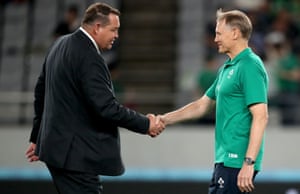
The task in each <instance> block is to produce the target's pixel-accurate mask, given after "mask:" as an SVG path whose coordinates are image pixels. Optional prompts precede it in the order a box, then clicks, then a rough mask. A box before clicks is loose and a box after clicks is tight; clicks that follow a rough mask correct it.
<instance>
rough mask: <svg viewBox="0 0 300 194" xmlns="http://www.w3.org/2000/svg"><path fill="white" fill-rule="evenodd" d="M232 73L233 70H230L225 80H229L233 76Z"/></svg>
mask: <svg viewBox="0 0 300 194" xmlns="http://www.w3.org/2000/svg"><path fill="white" fill-rule="evenodd" d="M233 73H234V70H233V69H231V70H230V71H229V73H228V75H227V79H230V78H231V76H232V75H233Z"/></svg>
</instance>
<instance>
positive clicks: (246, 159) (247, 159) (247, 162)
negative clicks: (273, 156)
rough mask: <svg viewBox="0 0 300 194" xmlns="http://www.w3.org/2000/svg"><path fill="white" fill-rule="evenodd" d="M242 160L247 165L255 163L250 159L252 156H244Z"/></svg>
mask: <svg viewBox="0 0 300 194" xmlns="http://www.w3.org/2000/svg"><path fill="white" fill-rule="evenodd" d="M244 162H245V163H246V164H247V165H253V164H254V163H255V161H254V160H252V158H249V157H245V158H244Z"/></svg>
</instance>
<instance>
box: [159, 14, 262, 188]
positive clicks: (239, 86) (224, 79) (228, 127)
mask: <svg viewBox="0 0 300 194" xmlns="http://www.w3.org/2000/svg"><path fill="white" fill-rule="evenodd" d="M216 23H217V24H216V36H215V42H216V43H217V45H218V49H219V52H220V53H225V54H226V55H228V57H229V58H228V60H227V61H226V62H225V64H224V65H223V66H222V67H221V68H220V69H219V72H218V76H217V78H216V80H215V81H214V83H213V84H212V85H211V87H210V88H209V89H208V90H207V91H206V93H205V95H204V96H203V97H201V98H200V99H198V100H196V101H194V102H191V103H190V104H188V105H186V106H184V107H182V108H180V109H178V110H175V111H173V112H169V113H166V114H164V115H159V116H158V117H157V122H158V121H159V120H162V121H163V122H164V123H165V124H166V125H170V124H174V123H177V122H181V121H184V120H188V119H196V118H199V117H201V116H203V115H204V114H205V113H206V112H208V111H209V110H210V108H211V107H212V106H214V105H215V106H216V127H215V169H214V173H213V177H212V182H211V184H210V187H209V194H225V193H226V194H241V193H250V192H251V191H252V190H253V189H254V185H253V180H254V178H255V175H256V173H257V172H258V171H259V170H261V163H262V157H263V152H264V130H265V128H266V125H267V121H268V107H267V89H268V76H267V73H266V71H265V68H264V65H263V62H262V61H261V59H260V58H259V57H258V56H257V55H256V54H255V53H253V52H252V50H251V49H250V48H249V47H248V40H249V38H250V35H251V32H252V24H251V21H250V20H249V18H248V17H247V16H246V15H245V14H244V13H243V12H241V11H238V10H233V11H228V12H222V10H218V11H217V22H216Z"/></svg>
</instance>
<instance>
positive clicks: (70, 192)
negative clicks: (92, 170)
mask: <svg viewBox="0 0 300 194" xmlns="http://www.w3.org/2000/svg"><path fill="white" fill-rule="evenodd" d="M47 167H48V169H49V171H50V174H51V176H52V180H53V182H54V185H55V187H56V189H57V191H58V193H59V194H101V193H103V192H102V191H103V187H102V184H101V182H100V178H99V176H98V175H96V174H89V173H84V172H76V171H70V170H66V169H60V168H56V167H53V166H50V165H47Z"/></svg>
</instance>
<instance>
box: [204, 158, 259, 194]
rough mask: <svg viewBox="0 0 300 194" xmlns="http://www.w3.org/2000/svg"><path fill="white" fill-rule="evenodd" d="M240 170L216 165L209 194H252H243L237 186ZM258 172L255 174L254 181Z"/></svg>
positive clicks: (220, 164)
mask: <svg viewBox="0 0 300 194" xmlns="http://www.w3.org/2000/svg"><path fill="white" fill-rule="evenodd" d="M240 170H241V169H240V168H230V167H225V166H224V164H223V163H216V164H215V168H214V172H213V175H212V179H211V182H210V185H209V189H208V194H250V192H241V191H240V190H239V188H238V186H237V176H238V174H239V172H240ZM257 173H258V171H255V172H254V175H253V180H254V178H255V176H256V174H257Z"/></svg>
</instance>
